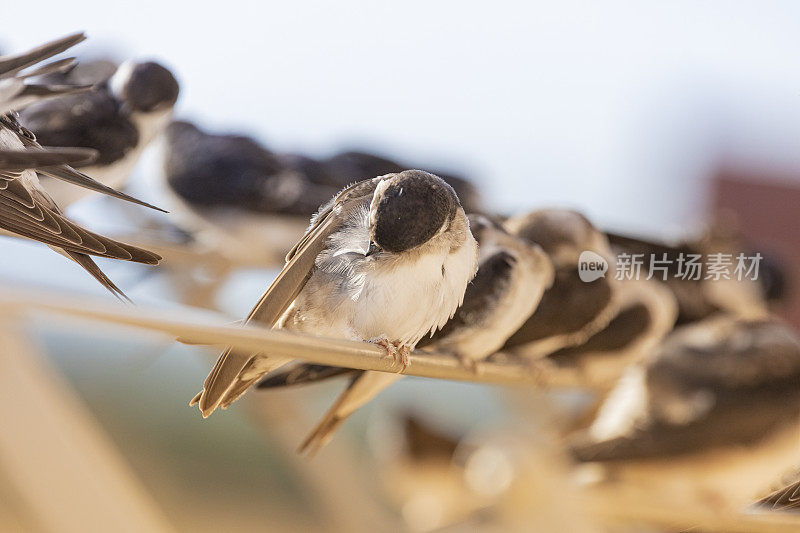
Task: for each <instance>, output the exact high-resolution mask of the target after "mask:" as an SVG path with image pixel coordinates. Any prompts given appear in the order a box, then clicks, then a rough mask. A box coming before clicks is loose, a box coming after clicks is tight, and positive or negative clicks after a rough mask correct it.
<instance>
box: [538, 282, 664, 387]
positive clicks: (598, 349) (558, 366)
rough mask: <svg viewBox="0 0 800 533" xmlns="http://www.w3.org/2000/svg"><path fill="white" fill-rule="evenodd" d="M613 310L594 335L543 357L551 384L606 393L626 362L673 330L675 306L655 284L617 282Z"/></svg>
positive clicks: (641, 355)
mask: <svg viewBox="0 0 800 533" xmlns="http://www.w3.org/2000/svg"><path fill="white" fill-rule="evenodd" d="M615 291H616V295H615V297H616V299H617V305H618V312H617V313H616V315H615V316H614V318H612V319H611V321H610V322H609V323H608V324H607V325H606V326H605V327H604V328H602V329H601V330H600V331H598V332H597V333H595V334H594V335H592V336H590V337H589V338H588V339H586V340H585V341H584V342H583V343H581V344H578V345H575V346H567V347H564V348H561V349H559V350H556V351H554V352H552V353H550V354H548V355H547V357H545V361H546V362H547V363H549V364H550V366H549V367H548V368H547V370H546V372H547V373H548V374H549V375H550V379H551V380H552V381H553V382H554V383H559V384H562V385H566V384H571V385H573V386H577V387H582V388H585V389H588V390H590V391H594V392H596V393H599V394H603V393H605V392H607V391H608V390H609V389H610V388H611V387H612V386H613V385H614V384H615V383H616V381H617V379H619V377H620V376H621V375H622V374H623V372H624V371H625V369H626V368H627V367H628V366H629V365H630V364H632V363H635V362H638V361H640V360H642V359H643V358H644V357H647V356H648V355H649V354H650V353H651V352H652V351H653V350H654V349H655V348H656V346H657V345H658V343H659V342H661V340H662V339H663V338H664V337H665V336H666V335H667V334H669V333H670V332H671V331H672V329H673V328H674V326H675V321H676V319H677V316H678V305H677V302H676V300H675V297H674V295H673V294H672V292H671V291H670V290H669V289H667V288H666V287H664V286H663V285H662V284H661V283H659V282H657V281H655V280H652V279H651V280H645V279H641V280H623V281H618V282H617V284H616V286H615Z"/></svg>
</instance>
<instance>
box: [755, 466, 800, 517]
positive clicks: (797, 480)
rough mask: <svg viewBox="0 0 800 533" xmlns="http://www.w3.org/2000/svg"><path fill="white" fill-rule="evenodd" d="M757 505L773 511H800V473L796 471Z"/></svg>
mask: <svg viewBox="0 0 800 533" xmlns="http://www.w3.org/2000/svg"><path fill="white" fill-rule="evenodd" d="M756 505H757V506H758V507H762V508H767V509H770V510H772V511H791V512H795V513H796V512H798V511H800V475H798V473H797V472H795V473H794V475H793V476H792V479H790V480H788V481H785V482H784V483H781V485H780V486H779V488H778V489H776V490H774V491H773V492H771V493H770V494H769V495H768V496H766V497H764V498H763V499H761V500H759V501H758V503H757V504H756Z"/></svg>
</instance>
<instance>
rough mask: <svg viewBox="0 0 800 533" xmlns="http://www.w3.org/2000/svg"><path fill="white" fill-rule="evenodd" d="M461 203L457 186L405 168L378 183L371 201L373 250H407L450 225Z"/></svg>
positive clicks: (424, 241) (395, 251)
mask: <svg viewBox="0 0 800 533" xmlns="http://www.w3.org/2000/svg"><path fill="white" fill-rule="evenodd" d="M459 207H460V204H459V202H458V197H457V196H456V193H455V191H454V190H453V188H452V187H451V186H450V185H448V184H447V183H445V182H444V181H443V180H442V179H441V178H439V177H437V176H434V175H433V174H429V173H427V172H423V171H421V170H405V171H403V172H399V173H397V174H393V175H390V177H388V178H386V179H384V180H383V181H381V182H380V183H379V184H378V187H377V189H376V190H375V195H374V196H373V198H372V204H371V205H370V212H369V222H370V240H371V244H370V251H369V252H368V254H369V253H374V252H375V251H378V250H384V251H387V252H392V253H399V252H404V251H406V250H411V249H412V248H416V247H417V246H421V245H423V244H425V243H426V242H428V241H429V240H430V239H431V238H433V237H434V236H436V235H438V234H439V233H440V232H442V231H444V230H445V229H447V227H449V225H450V223H451V222H452V221H453V219H454V218H455V216H456V213H457V212H458V209H459Z"/></svg>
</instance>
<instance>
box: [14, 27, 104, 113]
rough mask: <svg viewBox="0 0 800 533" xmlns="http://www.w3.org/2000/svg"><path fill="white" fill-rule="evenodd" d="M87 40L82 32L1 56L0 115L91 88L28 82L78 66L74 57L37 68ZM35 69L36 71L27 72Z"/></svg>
mask: <svg viewBox="0 0 800 533" xmlns="http://www.w3.org/2000/svg"><path fill="white" fill-rule="evenodd" d="M85 39H86V36H85V35H84V34H83V33H75V34H72V35H68V36H66V37H62V38H61V39H56V40H54V41H51V42H49V43H46V44H43V45H41V46H38V47H36V48H34V49H32V50H28V51H27V52H23V53H21V54H15V55H8V56H0V114H5V113H8V112H10V111H14V110H20V109H22V108H24V107H26V106H28V105H30V104H32V103H35V102H38V101H41V100H44V99H46V98H52V97H56V96H61V95H66V94H72V93H76V92H83V91H86V90H88V89H90V88H91V87H90V86H85V85H83V86H79V85H75V84H55V83H30V82H29V80H30V79H31V78H40V77H43V76H47V75H51V74H54V73H58V72H63V71H65V70H68V69H70V68H72V67H73V66H74V65H75V61H74V59H73V58H66V59H61V60H57V61H53V62H51V63H48V64H45V65H40V66H36V65H37V64H38V63H41V62H42V61H45V60H46V59H49V58H51V57H53V56H54V55H56V54H60V53H61V52H64V51H65V50H68V49H69V48H71V47H73V46H75V45H76V44H78V43H80V42H82V41H84V40H85ZM34 66H36V68H34V69H32V70H28V69H31V68H32V67H34Z"/></svg>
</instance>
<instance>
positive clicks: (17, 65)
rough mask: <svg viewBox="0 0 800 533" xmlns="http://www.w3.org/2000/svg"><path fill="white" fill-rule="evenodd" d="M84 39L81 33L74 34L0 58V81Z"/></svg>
mask: <svg viewBox="0 0 800 533" xmlns="http://www.w3.org/2000/svg"><path fill="white" fill-rule="evenodd" d="M85 39H86V36H85V35H84V34H83V33H82V32H80V33H74V34H72V35H67V36H66V37H62V38H60V39H56V40H55V41H50V42H49V43H46V44H43V45H41V46H37V47H36V48H34V49H32V50H28V51H27V52H22V53H20V54H14V55H8V56H0V79H2V78H7V77H11V76H14V75H15V74H16V73H17V72H19V71H20V70H23V69H25V68H28V67H30V66H31V65H35V64H36V63H39V62H41V61H44V60H45V59H48V58H50V57H53V56H54V55H56V54H60V53H61V52H63V51H64V50H67V49H69V48H71V47H73V46H75V45H76V44H78V43H80V42H81V41H84V40H85Z"/></svg>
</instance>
